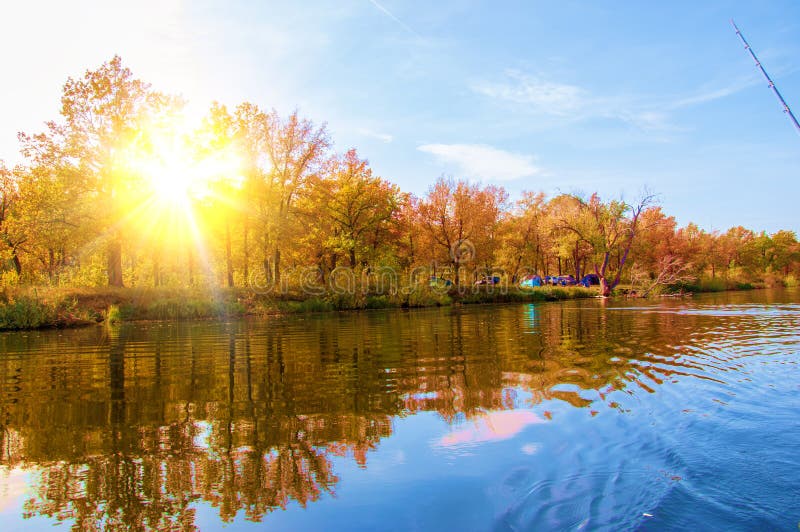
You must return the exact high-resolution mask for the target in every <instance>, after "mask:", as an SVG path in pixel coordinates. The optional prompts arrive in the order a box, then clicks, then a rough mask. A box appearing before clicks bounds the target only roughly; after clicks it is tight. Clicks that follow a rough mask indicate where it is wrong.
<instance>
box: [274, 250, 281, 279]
mask: <svg viewBox="0 0 800 532" xmlns="http://www.w3.org/2000/svg"><path fill="white" fill-rule="evenodd" d="M273 267H274V268H275V275H274V277H273V279H275V285H276V286H277V284H278V283H280V282H281V250H280V249H278V247H277V246H275V261H274V264H273Z"/></svg>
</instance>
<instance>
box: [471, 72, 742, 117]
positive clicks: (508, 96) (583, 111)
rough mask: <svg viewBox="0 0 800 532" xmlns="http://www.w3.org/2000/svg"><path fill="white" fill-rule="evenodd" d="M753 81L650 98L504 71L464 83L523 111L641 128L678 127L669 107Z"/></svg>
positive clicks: (687, 104) (694, 102)
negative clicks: (492, 77)
mask: <svg viewBox="0 0 800 532" xmlns="http://www.w3.org/2000/svg"><path fill="white" fill-rule="evenodd" d="M757 82H758V79H756V78H755V77H754V76H752V75H751V76H749V77H747V78H745V79H740V80H737V81H735V82H734V83H731V84H729V85H723V86H716V87H715V86H710V87H709V86H708V85H707V86H704V87H702V88H701V89H699V90H697V91H695V92H694V93H690V94H685V95H678V96H675V95H673V96H662V97H656V98H654V97H652V96H651V95H647V96H641V95H640V96H637V95H619V94H617V95H598V94H593V93H592V92H590V91H588V90H586V89H584V88H582V87H579V86H577V85H570V84H565V83H558V82H555V81H550V80H547V79H545V78H544V77H543V76H540V75H531V74H527V73H524V72H520V71H517V70H508V71H506V72H505V76H504V78H503V79H502V80H500V81H494V82H485V81H484V82H478V83H473V84H472V85H471V87H470V88H471V89H472V90H473V91H474V92H476V93H478V94H481V95H483V96H487V97H489V98H491V99H493V100H498V101H505V102H511V103H513V104H518V105H519V106H521V107H522V108H524V109H525V110H527V111H530V112H533V113H537V114H539V115H550V116H553V117H558V118H559V119H560V120H562V121H563V120H570V121H578V120H585V119H595V118H604V119H611V120H618V121H621V122H624V123H626V124H629V125H631V126H633V127H635V128H636V129H639V130H642V131H649V132H655V131H662V132H663V131H677V130H679V128H677V127H676V126H675V125H673V124H672V123H671V116H670V113H671V112H673V111H676V110H679V109H684V108H688V107H693V106H696V105H702V104H705V103H708V102H712V101H714V100H718V99H721V98H725V97H728V96H730V95H732V94H735V93H737V92H739V91H742V90H744V89H746V88H748V87H751V86H753V85H754V84H756V83H757Z"/></svg>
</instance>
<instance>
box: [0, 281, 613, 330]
mask: <svg viewBox="0 0 800 532" xmlns="http://www.w3.org/2000/svg"><path fill="white" fill-rule="evenodd" d="M595 295H597V291H596V290H591V289H586V288H582V287H566V288H565V287H541V288H536V289H524V290H523V289H517V288H512V289H508V290H500V289H499V288H496V287H469V289H468V290H465V291H464V292H462V293H459V292H458V291H455V290H451V291H449V292H444V291H439V290H435V289H431V288H429V287H427V286H423V287H419V288H417V289H415V290H408V291H403V290H401V291H400V292H398V293H396V294H391V295H388V294H386V295H369V294H362V293H356V294H350V293H345V294H337V293H324V294H320V295H317V296H312V297H303V295H302V294H300V293H287V294H280V295H269V294H268V295H263V294H255V293H253V292H251V291H249V290H245V289H220V290H213V291H212V290H201V289H189V288H182V289H181V288H119V289H115V288H24V289H23V288H20V289H15V290H14V291H5V292H0V330H19V329H37V328H45V327H77V326H82V325H90V324H94V323H102V322H109V323H115V322H122V321H135V320H184V319H203V318H217V319H221V318H231V317H241V316H246V315H262V316H265V315H273V314H289V313H307V312H330V311H341V310H363V309H379V308H421V307H435V306H448V305H454V304H465V305H466V304H480V303H512V302H537V301H559V300H564V299H579V298H587V297H593V296H595Z"/></svg>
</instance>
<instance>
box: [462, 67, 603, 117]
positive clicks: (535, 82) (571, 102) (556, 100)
mask: <svg viewBox="0 0 800 532" xmlns="http://www.w3.org/2000/svg"><path fill="white" fill-rule="evenodd" d="M506 74H507V77H508V78H509V81H507V82H502V83H485V82H484V83H476V84H473V86H472V90H474V91H475V92H477V93H479V94H483V95H484V96H489V97H490V98H495V99H500V100H507V101H510V102H514V103H520V104H525V105H527V106H530V107H531V108H533V109H535V110H536V111H539V112H542V113H546V114H552V115H566V114H569V113H572V112H575V111H577V110H578V109H581V108H582V107H584V103H585V99H586V98H587V97H588V94H587V93H586V91H584V90H583V89H581V88H580V87H577V86H575V85H567V84H563V83H553V82H551V81H545V80H542V79H540V78H538V77H535V76H530V75H527V74H523V73H521V72H518V71H515V70H511V71H508V72H507V73H506Z"/></svg>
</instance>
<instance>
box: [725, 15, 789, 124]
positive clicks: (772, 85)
mask: <svg viewBox="0 0 800 532" xmlns="http://www.w3.org/2000/svg"><path fill="white" fill-rule="evenodd" d="M731 24H733V29H734V30H736V35H738V36H739V38H740V39H741V40H742V44H744V49H745V50H747V51H748V52H750V55H751V56H752V57H753V61H755V62H756V66H757V67H758V69H759V70H760V71H761V73H762V74H764V77H765V78H767V82H768V83H769V88H770V89H772V92H774V93H775V96H777V97H778V100H780V102H781V105H782V106H783V112H784V113H786V114H787V116H788V117H789V120H791V121H792V124H794V127H795V128H796V129H797V132H798V133H800V123H798V122H797V118H795V116H794V113H792V110H791V109H789V104H788V103H786V100H784V99H783V96H781V93H780V91H778V87H776V86H775V82H774V81H772V78H770V77H769V74H767V71H766V70H764V67H763V66H762V65H761V61H759V60H758V57H756V53H755V52H754V51H753V49H752V48H751V47H750V45H749V44H748V43H747V41H746V40H745V38H744V35H742V32H741V31H739V28H738V27H737V26H736V23H735V22H734V21H733V19H731Z"/></svg>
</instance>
